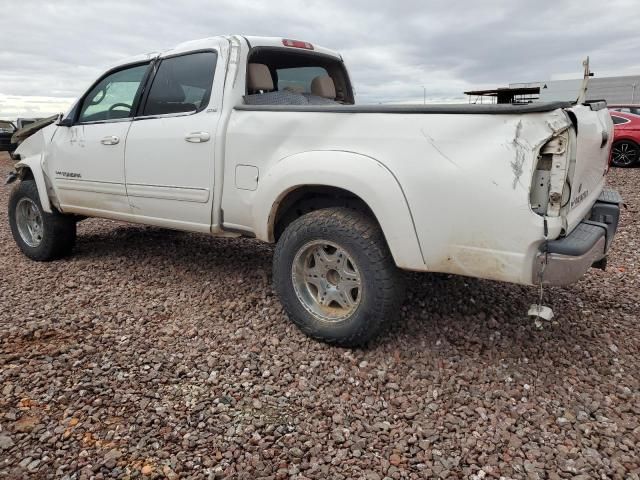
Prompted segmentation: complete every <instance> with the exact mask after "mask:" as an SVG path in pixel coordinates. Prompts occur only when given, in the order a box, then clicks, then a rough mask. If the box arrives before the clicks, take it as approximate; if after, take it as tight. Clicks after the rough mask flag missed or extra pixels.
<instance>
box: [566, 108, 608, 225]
mask: <svg viewBox="0 0 640 480" xmlns="http://www.w3.org/2000/svg"><path fill="white" fill-rule="evenodd" d="M565 111H566V112H567V114H568V115H569V116H570V117H571V119H572V122H573V124H574V132H575V133H574V134H572V137H574V138H572V140H573V142H575V144H574V148H573V149H572V150H573V152H575V155H571V157H572V158H571V160H570V162H571V163H570V165H569V170H568V172H567V184H568V185H569V188H570V190H569V192H570V194H569V198H568V199H566V200H564V202H563V203H564V204H563V206H562V210H561V212H560V214H561V215H562V216H563V217H564V218H565V220H566V226H567V232H570V231H572V230H573V229H574V228H575V227H576V225H578V223H580V221H581V220H582V219H583V218H584V217H585V215H587V214H588V213H589V211H590V209H591V207H592V206H593V204H594V203H595V201H596V200H597V199H598V196H599V195H600V192H601V191H602V189H603V187H604V181H605V174H606V173H607V169H608V167H609V156H610V150H611V143H612V142H613V122H612V121H611V116H610V115H609V110H608V109H607V108H606V104H605V103H604V102H597V103H592V104H589V105H576V106H574V107H571V108H568V109H566V110H565ZM573 142H572V143H573Z"/></svg>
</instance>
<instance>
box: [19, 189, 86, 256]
mask: <svg viewBox="0 0 640 480" xmlns="http://www.w3.org/2000/svg"><path fill="white" fill-rule="evenodd" d="M9 224H10V226H11V233H12V234H13V238H14V240H15V242H16V243H17V244H18V247H20V250H22V252H23V253H24V254H25V255H26V256H27V257H29V258H31V259H32V260H37V261H48V260H54V259H56V258H60V257H63V256H65V255H67V254H69V253H70V252H71V250H72V249H73V246H74V244H75V241H76V222H75V219H74V218H73V217H69V216H66V215H62V214H60V213H58V212H53V213H47V212H45V211H44V210H43V209H42V205H41V203H40V197H39V195H38V188H37V187H36V184H35V182H34V181H33V180H23V181H21V182H20V183H19V184H18V185H16V187H15V188H14V189H13V191H12V192H11V197H10V198H9Z"/></svg>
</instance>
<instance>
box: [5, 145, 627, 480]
mask: <svg viewBox="0 0 640 480" xmlns="http://www.w3.org/2000/svg"><path fill="white" fill-rule="evenodd" d="M9 168H10V162H9V160H8V157H7V156H6V155H3V156H2V157H0V178H4V176H5V175H6V174H7V173H8V171H9ZM609 178H610V183H611V184H613V185H615V186H616V187H617V188H619V190H620V191H621V193H622V194H623V195H624V197H625V200H626V202H627V204H628V209H627V210H626V211H625V212H624V214H623V219H622V226H621V229H620V230H619V234H618V237H617V242H616V244H615V247H614V249H613V252H612V255H611V258H610V263H609V269H608V271H607V272H606V273H603V272H601V271H595V270H594V271H592V272H590V273H589V274H588V275H587V276H586V278H584V279H583V280H582V281H581V282H579V283H578V284H577V285H574V286H571V287H569V288H553V289H549V290H547V296H548V302H547V303H548V304H550V305H551V306H552V307H553V309H554V311H555V314H556V317H557V322H554V323H550V324H546V325H545V326H544V329H543V330H537V329H536V328H535V326H534V325H533V323H532V321H531V320H529V319H527V317H526V316H525V315H524V314H525V312H526V310H527V308H528V306H529V304H530V303H531V302H532V301H534V300H535V298H536V290H535V289H534V288H528V287H521V286H516V285H505V284H499V283H494V282H488V281H480V280H474V279H466V278H461V277H450V276H446V275H414V276H412V277H411V282H410V284H411V287H410V291H409V294H408V299H407V301H406V302H405V305H404V307H403V309H402V314H401V318H400V319H399V321H398V322H396V323H395V324H394V325H393V326H392V327H391V329H390V331H389V332H387V333H386V334H385V335H383V337H382V338H381V339H380V340H379V341H377V342H376V343H375V344H374V345H372V346H371V347H370V348H369V349H367V350H356V351H348V350H344V349H339V348H333V347H329V346H326V345H323V344H319V343H315V342H313V341H310V340H308V339H307V338H306V337H304V336H303V335H302V334H301V333H299V332H298V331H297V330H296V329H295V328H294V327H293V326H292V325H291V324H290V323H289V321H288V320H287V319H286V317H285V315H284V314H283V312H282V308H281V307H280V305H279V303H278V300H277V299H276V298H275V297H274V294H273V291H272V289H271V286H270V262H271V256H272V251H273V250H272V247H271V246H270V245H265V244H262V243H259V242H256V241H253V240H225V239H212V238H209V237H207V236H204V235H196V234H186V233H176V232H169V231H163V230H160V229H156V228H147V227H141V226H132V225H126V224H122V223H117V222H111V221H106V220H93V219H91V220H87V221H84V222H82V223H81V224H80V225H79V237H78V245H77V248H76V251H75V254H74V255H73V256H72V257H71V258H69V259H66V260H64V261H57V262H53V263H46V264H45V263H34V262H31V261H29V260H27V259H26V258H25V257H24V256H22V255H21V254H20V253H19V252H18V249H17V248H16V246H15V245H14V243H13V240H12V238H11V234H10V231H9V227H8V221H7V214H6V204H7V198H8V193H9V189H8V188H0V258H1V259H2V260H1V273H0V279H1V281H0V365H1V367H0V368H1V371H0V379H1V380H2V382H1V388H2V391H1V393H0V477H2V478H25V477H32V478H51V477H64V478H89V477H93V478H134V477H138V478H139V477H142V476H146V477H147V478H149V477H155V478H164V477H166V478H178V477H189V478H239V479H255V478H280V479H283V478H300V479H302V478H318V479H326V478H331V479H341V478H364V479H368V480H373V479H382V478H384V477H389V478H394V479H396V478H432V477H436V478H437V477H440V478H445V477H453V478H475V479H480V478H501V477H504V478H527V479H536V478H549V479H556V478H575V479H584V478H631V479H638V478H639V476H640V460H639V457H640V419H639V418H640V417H639V415H640V401H639V400H640V393H639V382H640V374H639V368H640V358H639V356H638V350H639V347H640V335H639V334H638V332H637V327H638V313H639V312H640V306H639V303H640V289H639V287H640V275H639V274H640V270H639V265H638V263H639V260H640V253H639V248H638V247H639V246H640V228H639V227H640V219H639V216H638V211H639V209H640V193H639V192H638V189H637V185H639V184H640V169H636V170H617V171H613V172H612V173H611V175H610V177H609Z"/></svg>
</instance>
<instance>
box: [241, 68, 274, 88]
mask: <svg viewBox="0 0 640 480" xmlns="http://www.w3.org/2000/svg"><path fill="white" fill-rule="evenodd" d="M247 87H248V88H249V91H252V92H257V91H258V90H266V91H271V90H273V78H271V72H270V71H269V67H267V66H266V65H265V64H263V63H250V64H249V66H248V69H247Z"/></svg>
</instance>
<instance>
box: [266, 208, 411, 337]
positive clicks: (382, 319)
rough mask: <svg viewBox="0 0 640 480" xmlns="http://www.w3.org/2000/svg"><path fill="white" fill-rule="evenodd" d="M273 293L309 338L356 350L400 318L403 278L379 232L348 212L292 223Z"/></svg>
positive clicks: (277, 260) (282, 242)
mask: <svg viewBox="0 0 640 480" xmlns="http://www.w3.org/2000/svg"><path fill="white" fill-rule="evenodd" d="M273 270H274V275H273V278H274V287H275V290H276V291H277V292H278V295H279V296H280V299H281V301H282V304H283V305H284V308H285V310H286V312H287V314H288V315H289V318H290V319H291V320H292V321H293V322H294V323H295V324H296V325H297V326H298V327H299V328H300V329H301V330H302V331H303V332H304V333H306V334H307V335H309V336H310V337H312V338H315V339H317V340H321V341H324V342H327V343H331V344H336V345H341V346H346V347H357V346H362V345H364V344H366V343H367V342H369V341H370V340H371V339H373V338H374V337H375V336H376V335H377V334H378V333H379V332H380V331H381V330H382V328H383V326H384V325H385V323H386V322H388V321H389V320H391V319H392V318H393V317H395V316H396V315H397V314H398V311H399V308H398V307H399V304H400V302H401V300H402V294H403V288H402V274H401V273H400V271H399V270H398V268H397V267H396V266H395V264H394V262H393V259H392V257H391V253H390V252H389V249H388V247H387V244H386V242H385V240H384V236H383V235H382V231H381V230H380V227H379V226H378V224H377V223H376V222H375V220H373V219H371V218H370V217H368V216H367V215H365V214H363V213H361V212H358V211H355V210H351V209H348V208H328V209H323V210H317V211H314V212H311V213H309V214H306V215H304V216H302V217H300V218H298V219H297V220H295V221H294V222H292V223H291V224H290V225H289V226H288V227H287V228H286V230H285V231H284V233H283V234H282V237H280V239H279V241H278V244H277V245H276V252H275V255H274V259H273Z"/></svg>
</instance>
